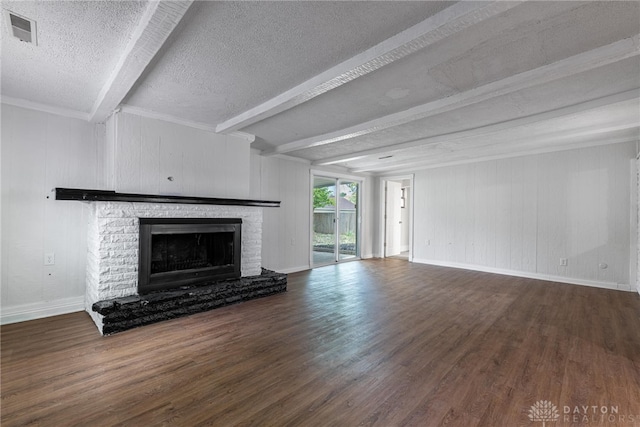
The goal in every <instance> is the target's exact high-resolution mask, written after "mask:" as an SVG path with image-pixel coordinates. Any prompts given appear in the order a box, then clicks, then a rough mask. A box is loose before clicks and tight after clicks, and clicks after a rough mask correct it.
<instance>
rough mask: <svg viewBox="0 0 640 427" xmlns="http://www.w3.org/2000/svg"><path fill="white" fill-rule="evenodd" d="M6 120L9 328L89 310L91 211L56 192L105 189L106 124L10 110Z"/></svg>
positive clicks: (5, 308) (3, 287) (4, 287)
mask: <svg viewBox="0 0 640 427" xmlns="http://www.w3.org/2000/svg"><path fill="white" fill-rule="evenodd" d="M1 120H2V139H1V141H2V145H1V154H2V277H1V279H2V283H1V284H0V292H1V296H2V305H1V307H2V322H3V323H5V322H9V321H19V320H22V319H26V318H36V317H44V316H47V315H53V314H59V313H64V312H69V311H76V310H82V305H83V304H82V300H83V297H84V285H85V280H84V278H85V261H86V234H85V227H84V226H83V225H84V224H85V223H86V219H87V214H88V210H87V209H86V206H85V204H83V203H79V202H67V201H56V200H55V194H54V193H53V192H52V191H51V190H52V189H53V188H55V187H85V188H86V187H90V188H95V187H98V186H99V185H100V184H101V182H100V177H101V176H102V170H101V165H102V162H101V161H99V158H100V157H101V149H102V141H103V140H104V126H103V125H92V124H90V123H87V122H85V121H82V120H78V119H72V118H66V117H61V116H57V115H53V114H49V113H43V112H37V111H33V110H28V109H23V108H19V107H14V106H9V105H3V106H2V119H1ZM48 252H53V253H55V265H52V266H44V262H43V260H44V254H45V253H48Z"/></svg>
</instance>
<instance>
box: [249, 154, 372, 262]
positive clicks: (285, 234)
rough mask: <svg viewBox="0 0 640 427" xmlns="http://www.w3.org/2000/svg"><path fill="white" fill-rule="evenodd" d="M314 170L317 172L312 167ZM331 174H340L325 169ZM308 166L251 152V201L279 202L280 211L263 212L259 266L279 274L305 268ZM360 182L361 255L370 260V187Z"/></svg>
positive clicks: (366, 181)
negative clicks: (361, 184)
mask: <svg viewBox="0 0 640 427" xmlns="http://www.w3.org/2000/svg"><path fill="white" fill-rule="evenodd" d="M314 169H316V168H315V167H314ZM328 171H329V172H330V173H331V174H336V173H338V174H339V173H340V172H339V171H337V170H335V169H328ZM310 176H311V165H310V164H309V163H306V162H300V161H296V160H290V159H287V158H282V157H263V156H261V155H260V152H259V151H257V150H252V151H251V192H250V193H251V194H250V198H252V199H263V200H280V201H281V202H282V203H281V204H280V208H278V209H265V210H264V215H263V226H262V263H263V266H264V267H265V268H269V269H273V270H276V271H280V272H291V271H299V270H304V269H308V268H309V267H310V264H309V251H310V246H311V242H310V238H311V237H310V227H311V220H310V218H311V217H310V215H311V192H310V181H309V180H310ZM362 180H363V188H362V191H363V195H362V200H363V206H362V209H363V210H362V222H363V227H362V236H361V253H362V256H363V257H371V253H372V248H373V236H372V233H373V230H374V219H373V212H374V209H373V206H375V205H374V204H373V203H375V202H374V198H373V184H372V182H371V178H370V177H362Z"/></svg>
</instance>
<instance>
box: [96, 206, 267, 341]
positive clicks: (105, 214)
mask: <svg viewBox="0 0 640 427" xmlns="http://www.w3.org/2000/svg"><path fill="white" fill-rule="evenodd" d="M139 218H241V219H242V263H241V273H242V277H246V276H256V275H259V274H260V273H261V267H262V265H261V264H262V260H261V251H262V208H261V207H246V206H217V205H186V204H172V203H138V202H92V203H91V216H90V219H89V224H88V230H87V240H88V250H87V289H86V292H85V310H86V311H87V312H88V313H89V314H90V315H91V317H92V318H93V319H94V321H95V322H96V324H97V325H98V327H99V329H100V327H101V325H102V319H101V316H100V315H99V314H97V313H95V312H93V311H92V310H91V306H92V304H93V303H95V302H97V301H101V300H106V299H111V298H118V297H124V296H129V295H137V294H138V233H139Z"/></svg>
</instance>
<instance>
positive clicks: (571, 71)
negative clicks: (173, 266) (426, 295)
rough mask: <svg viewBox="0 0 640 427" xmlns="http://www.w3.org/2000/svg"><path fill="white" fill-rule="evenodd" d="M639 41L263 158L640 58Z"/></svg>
mask: <svg viewBox="0 0 640 427" xmlns="http://www.w3.org/2000/svg"><path fill="white" fill-rule="evenodd" d="M638 39H639V37H638V35H637V34H636V35H635V36H633V37H630V38H627V39H623V40H619V41H617V42H614V43H612V44H609V45H606V46H602V47H599V48H596V49H593V50H590V51H587V52H583V53H579V54H577V55H574V56H571V57H569V58H565V59H561V60H559V61H557V62H554V63H551V64H548V65H544V66H542V67H538V68H535V69H533V70H529V71H524V72H522V73H519V74H515V75H512V76H510V77H507V78H504V79H502V80H498V81H495V82H492V83H488V84H486V85H483V86H480V87H476V88H474V89H470V90H468V91H465V92H460V93H457V94H455V95H452V96H449V97H446V98H440V99H437V100H435V101H432V102H428V103H426V104H423V105H418V106H416V107H413V108H409V109H407V110H404V111H400V112H398V113H394V114H390V115H387V116H384V117H380V118H377V119H374V120H370V121H368V122H364V123H360V124H358V125H355V126H351V127H348V128H345V129H340V130H337V131H334V132H329V133H326V134H323V135H317V136H313V137H310V138H305V139H301V140H298V141H293V142H290V143H287V144H282V145H279V146H277V147H274V148H273V149H270V150H265V151H263V152H262V155H264V156H269V155H275V154H284V153H289V152H292V151H297V150H303V149H306V148H311V147H317V146H320V145H325V144H331V143H334V142H339V141H344V140H346V139H351V138H356V137H358V136H362V135H367V134H370V133H373V132H377V131H381V130H384V129H389V128H392V127H395V126H400V125H403V124H406V123H409V122H413V121H416V120H421V119H424V118H427V117H430V116H434V115H436V114H440V113H444V112H447V111H452V110H456V109H459V108H463V107H466V106H469V105H472V104H477V103H479V102H483V101H487V100H489V99H492V98H495V97H498V96H503V95H507V94H509V93H512V92H516V91H519V90H523V89H527V88H530V87H532V86H536V85H540V84H543V83H548V82H551V81H554V80H558V79H561V78H564V77H569V76H572V75H575V74H578V73H582V72H585V71H589V70H593V69H596V68H599V67H603V66H605V65H609V64H613V63H616V62H619V61H622V60H624V59H627V58H631V57H634V56H638V55H640V49H639V43H638Z"/></svg>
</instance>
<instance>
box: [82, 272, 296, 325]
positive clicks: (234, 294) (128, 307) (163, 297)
mask: <svg viewBox="0 0 640 427" xmlns="http://www.w3.org/2000/svg"><path fill="white" fill-rule="evenodd" d="M286 290H287V275H286V274H281V273H276V272H273V271H269V270H265V269H263V270H262V274H261V275H259V276H253V277H243V278H240V279H230V280H223V281H219V282H214V283H207V284H203V285H193V286H184V287H181V288H177V289H172V290H166V291H158V292H152V293H149V294H146V295H132V296H128V297H122V298H114V299H109V300H104V301H98V302H96V303H94V304H93V305H92V307H91V309H92V310H93V311H94V312H97V313H98V314H100V315H101V316H102V330H101V332H102V334H104V335H109V334H114V333H116V332H122V331H126V330H128V329H132V328H136V327H138V326H143V325H149V324H151V323H156V322H160V321H163V320H169V319H174V318H176V317H182V316H187V315H190V314H194V313H199V312H203V311H208V310H212V309H214V308H218V307H223V306H225V305H229V304H235V303H238V302H242V301H247V300H251V299H255V298H261V297H265V296H268V295H273V294H277V293H281V292H285V291H286Z"/></svg>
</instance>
